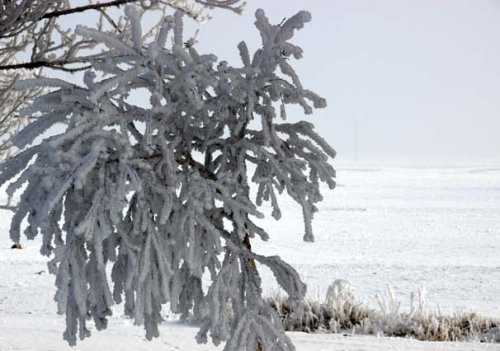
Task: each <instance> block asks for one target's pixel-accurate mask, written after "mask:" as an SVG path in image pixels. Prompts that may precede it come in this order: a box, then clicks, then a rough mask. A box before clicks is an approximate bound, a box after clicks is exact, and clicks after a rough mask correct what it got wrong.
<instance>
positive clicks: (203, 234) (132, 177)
mask: <svg viewBox="0 0 500 351" xmlns="http://www.w3.org/2000/svg"><path fill="white" fill-rule="evenodd" d="M126 12H127V16H128V21H129V25H130V33H131V35H130V36H129V37H127V38H128V39H127V40H125V41H124V40H122V38H121V37H117V36H116V35H115V34H113V33H104V32H100V31H96V30H93V29H89V28H85V27H78V28H77V33H78V35H80V36H81V37H82V38H86V39H91V40H95V41H97V42H99V43H102V44H103V45H105V46H106V47H107V50H106V56H107V59H106V60H100V59H98V60H92V61H91V67H90V68H89V69H87V70H86V72H85V75H84V79H83V84H82V85H75V84H71V83H69V82H65V81H62V80H58V79H46V78H45V79H42V78H39V79H35V80H28V81H24V82H21V83H18V84H17V88H18V89H24V88H28V87H30V88H31V87H35V86H36V87H38V86H43V87H49V88H50V89H51V92H50V93H48V94H46V95H44V96H41V97H39V98H37V99H36V100H35V102H34V103H33V104H32V105H31V106H29V107H28V108H27V109H25V110H24V113H25V115H27V116H31V115H37V116H39V117H38V118H37V119H36V120H35V121H34V122H33V123H31V124H30V125H29V126H28V127H26V128H25V129H24V130H22V131H21V132H20V133H19V134H18V135H17V136H16V137H15V138H14V143H15V145H16V146H17V147H19V148H24V151H23V152H22V153H20V154H18V155H17V156H16V157H14V158H12V159H10V160H9V161H8V162H7V163H5V164H3V165H2V166H0V184H3V183H5V182H8V181H11V184H10V185H9V187H8V190H7V192H8V194H9V195H13V194H14V193H15V192H16V191H17V190H19V191H20V192H22V195H21V200H20V203H19V206H18V209H17V212H16V213H15V215H14V217H13V220H12V225H11V230H10V235H11V238H12V239H13V240H14V241H15V242H18V241H19V238H20V232H21V227H22V225H21V224H22V222H23V221H24V220H26V222H27V226H26V228H25V229H24V234H25V235H26V237H27V238H29V239H32V238H34V237H35V236H37V235H41V236H42V238H43V244H42V247H41V253H42V254H44V255H47V256H50V255H53V258H52V260H51V261H50V263H49V268H50V271H51V272H52V273H53V274H55V275H56V277H57V278H56V286H57V293H56V296H55V300H56V301H57V305H58V312H59V313H60V314H65V316H66V325H67V329H66V331H65V332H64V338H65V339H66V340H67V341H68V342H69V343H70V344H71V345H74V344H75V343H76V338H77V335H78V336H79V337H80V338H81V339H83V338H85V337H87V336H89V335H90V332H89V330H88V328H87V321H88V319H90V318H92V319H93V320H94V323H95V326H96V328H97V330H101V329H104V328H106V325H107V318H108V317H109V316H110V315H111V306H112V305H113V304H115V303H117V304H119V303H122V302H124V308H125V313H126V315H128V316H130V317H131V318H133V319H134V321H135V323H136V324H139V325H140V324H143V325H144V326H145V329H146V337H147V338H148V339H151V338H153V337H157V336H158V335H159V331H158V324H159V323H160V322H161V320H162V314H161V313H162V312H161V311H162V306H163V305H164V304H166V303H168V304H169V307H170V309H171V311H173V312H175V313H179V314H180V315H181V318H182V319H186V318H188V317H189V316H192V318H195V319H197V320H198V321H199V322H200V324H201V328H200V331H199V333H198V336H197V340H198V341H199V342H207V339H208V335H210V337H211V339H212V341H213V342H214V343H215V344H219V343H220V342H226V345H225V350H227V351H242V350H248V351H256V350H265V351H268V350H293V349H294V347H293V345H292V343H291V341H290V340H289V338H288V337H287V336H286V335H285V333H284V331H283V328H282V326H281V322H280V319H279V317H278V316H277V314H276V313H275V311H274V310H273V309H272V308H271V307H270V306H269V305H268V304H267V303H266V302H264V300H263V298H262V294H261V293H262V290H261V280H260V277H259V274H258V270H257V264H262V265H265V266H267V267H269V268H270V269H271V271H272V272H273V273H274V275H275V277H276V279H277V282H278V283H279V285H280V286H281V287H282V288H283V289H284V290H285V291H286V293H287V295H288V299H289V303H290V304H291V305H295V304H296V303H297V302H299V301H300V300H301V299H303V298H304V295H305V293H306V286H305V284H304V283H303V282H302V281H301V280H300V277H299V276H298V274H297V272H296V271H295V270H294V269H293V268H292V267H291V266H290V265H288V264H287V263H285V262H283V261H282V260H281V259H280V258H279V257H277V256H272V257H265V256H262V255H259V254H257V253H255V252H253V251H252V250H251V246H250V240H251V239H252V238H254V237H260V238H261V239H262V240H267V239H268V238H269V235H268V233H267V232H266V231H265V229H264V228H261V227H259V226H258V225H257V224H256V223H255V218H261V217H263V214H262V213H261V212H260V211H259V210H258V207H259V206H260V205H262V203H263V202H264V201H269V202H270V203H271V205H272V208H273V210H272V216H273V217H274V218H276V219H279V218H280V215H281V214H280V208H279V204H278V194H280V193H286V194H287V195H288V196H290V197H291V198H293V199H294V200H295V201H296V202H297V203H298V204H299V205H300V206H301V207H302V211H303V214H304V222H305V229H304V232H305V235H304V239H305V240H306V241H312V240H313V233H312V229H311V220H312V217H313V214H314V213H315V212H316V210H317V209H316V207H315V203H317V202H319V201H321V199H322V197H321V194H320V191H319V187H320V182H324V183H326V184H328V186H329V187H330V188H333V187H334V185H335V182H334V178H335V173H334V170H333V168H332V167H331V165H330V164H329V163H328V161H329V159H330V157H334V155H335V151H334V150H333V149H332V148H331V147H330V146H328V145H327V143H326V142H325V141H324V140H323V139H322V138H321V137H320V136H318V135H317V134H316V133H315V132H314V130H313V125H312V124H310V123H308V122H304V121H301V122H297V123H287V122H286V121H285V119H286V106H287V105H288V104H298V105H300V106H301V107H302V108H303V110H304V112H305V113H306V114H311V113H312V111H313V108H322V107H325V106H326V102H325V100H324V99H322V98H321V97H319V96H318V95H316V94H315V93H313V92H311V91H309V90H307V89H305V88H304V87H303V86H302V84H301V82H300V80H299V78H298V76H297V75H296V73H295V72H294V70H293V69H292V67H291V65H290V62H291V60H292V59H293V58H294V59H299V58H301V56H302V50H301V49H300V48H299V47H298V46H296V45H294V44H292V43H291V42H290V39H291V38H292V37H293V35H294V32H295V30H298V29H300V28H302V27H303V25H304V24H305V23H306V22H308V21H309V20H310V14H309V13H308V12H305V11H303V12H299V13H298V14H296V15H295V16H293V17H291V18H289V19H288V20H286V21H284V22H283V23H281V24H279V25H272V24H271V23H270V22H269V21H268V19H267V18H266V16H265V14H264V12H263V11H262V10H258V11H257V13H256V22H255V23H256V26H257V28H258V30H259V31H260V34H261V37H262V47H261V48H260V49H258V50H257V51H256V52H255V53H254V54H253V55H250V53H249V50H248V48H247V46H246V44H245V43H244V42H241V43H240V44H239V45H238V49H239V52H240V55H241V59H242V65H241V66H239V67H232V66H230V65H229V64H228V63H227V62H225V61H217V58H216V57H215V56H214V55H205V54H200V53H198V52H197V51H196V49H195V47H194V42H193V41H192V40H187V41H186V40H185V39H184V38H183V23H182V13H181V12H176V13H175V15H174V16H167V17H165V18H163V19H162V21H161V24H160V25H159V30H158V31H157V32H156V34H155V36H154V38H153V39H152V40H149V39H145V37H146V36H145V35H144V34H143V32H142V30H141V11H140V10H138V9H137V8H135V7H128V8H127V11H126ZM137 90H139V91H143V92H144V91H147V96H148V99H149V101H148V103H143V104H140V106H138V105H136V104H134V103H133V101H131V99H130V94H132V93H133V92H134V91H137ZM63 121H65V123H66V126H67V128H66V130H65V131H64V132H63V133H61V134H58V135H54V136H51V137H47V138H45V139H44V140H43V141H42V142H41V143H39V144H36V145H33V140H34V139H35V138H36V137H37V136H39V135H41V134H43V133H44V131H46V130H47V129H49V128H51V127H52V126H53V125H55V124H56V123H59V122H63ZM252 184H253V185H252ZM251 186H255V188H256V189H257V191H256V196H253V197H251V192H250V188H251ZM61 223H62V226H61V225H60V224H61ZM109 266H111V273H110V276H109V275H108V273H109V272H108V271H107V270H106V268H107V267H109ZM203 281H209V284H208V289H207V288H204V285H203V284H202V282H203Z"/></svg>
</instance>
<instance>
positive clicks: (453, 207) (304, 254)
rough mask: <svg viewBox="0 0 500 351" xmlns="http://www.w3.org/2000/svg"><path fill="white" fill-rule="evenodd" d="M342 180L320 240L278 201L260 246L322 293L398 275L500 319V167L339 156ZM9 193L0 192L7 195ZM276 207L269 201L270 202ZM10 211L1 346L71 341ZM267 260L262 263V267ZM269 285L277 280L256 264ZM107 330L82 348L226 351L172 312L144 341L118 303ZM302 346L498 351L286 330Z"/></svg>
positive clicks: (1, 284)
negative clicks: (18, 242) (374, 162)
mask: <svg viewBox="0 0 500 351" xmlns="http://www.w3.org/2000/svg"><path fill="white" fill-rule="evenodd" d="M338 168H339V169H338V183H339V186H338V188H337V189H336V190H335V191H332V192H329V191H327V190H326V189H325V191H324V193H323V194H324V195H325V200H324V201H323V202H322V203H321V204H320V206H319V207H320V212H319V213H317V214H316V218H315V220H314V222H313V225H314V230H315V237H316V242H315V243H304V242H303V241H302V235H303V232H302V231H303V226H302V219H301V210H300V208H297V207H296V205H294V203H293V202H291V201H290V200H285V199H283V201H282V205H281V207H282V213H283V218H282V220H280V221H274V220H272V219H270V216H268V217H266V219H265V220H263V221H264V225H265V226H266V228H268V229H269V233H270V235H271V239H270V241H269V242H268V243H263V244H261V243H259V242H258V241H257V240H254V241H253V243H252V245H253V249H254V250H255V251H256V252H258V253H260V254H265V255H271V254H279V255H281V256H282V258H283V259H284V260H285V261H287V262H289V263H291V264H292V265H293V266H294V267H295V268H296V269H298V271H299V273H300V274H301V276H302V278H303V279H304V280H305V282H306V283H308V285H309V291H310V296H315V295H316V294H320V295H321V297H323V296H324V293H326V290H327V287H328V285H329V284H331V283H332V282H333V281H334V280H335V279H345V280H348V281H349V282H350V283H351V285H352V286H353V289H354V292H355V294H356V296H357V297H358V298H359V299H361V300H363V301H364V302H366V303H369V304H372V305H373V306H375V298H374V296H375V294H377V293H378V294H380V293H383V292H384V291H385V289H386V285H387V284H391V285H392V286H393V288H394V290H395V291H396V293H397V296H398V298H400V299H401V300H403V302H407V303H406V306H404V307H406V309H408V308H409V300H410V293H411V292H412V291H413V292H416V291H417V290H418V288H419V287H420V286H425V288H426V290H427V297H428V303H427V305H428V306H429V307H430V308H431V309H432V308H433V306H434V308H436V307H437V304H438V303H439V305H440V307H441V309H442V310H443V311H445V312H449V313H452V312H457V311H461V310H464V309H465V310H468V311H476V312H481V313H483V314H489V315H492V316H496V317H500V304H499V303H498V296H500V284H499V282H500V256H499V255H498V252H499V251H500V211H499V209H500V196H499V195H500V168H498V167H496V168H495V167H487V166H483V167H479V166H474V167H471V166H469V167H466V166H460V167H439V168H438V167H426V168H423V167H409V166H408V167H395V166H391V167H388V166H371V165H342V166H340V167H338ZM1 198H4V196H1ZM265 212H266V214H270V212H271V209H265ZM10 218H11V213H10V212H7V211H2V212H1V217H0V231H1V233H2V236H1V237H0V350H1V351H11V350H12V351H13V350H26V351H42V350H44V351H45V350H51V351H56V350H68V349H69V347H68V346H67V344H66V343H65V342H64V341H63V340H62V332H63V330H64V318H63V317H61V316H58V315H56V304H55V302H54V301H53V295H54V292H55V287H54V277H53V276H51V275H49V274H47V268H46V261H47V260H46V259H45V258H43V257H42V256H41V255H40V254H39V252H38V250H39V245H40V243H39V242H38V241H35V242H33V241H23V242H22V244H23V246H25V249H23V250H11V249H10V245H11V242H10V240H9V238H8V226H9V221H10ZM259 269H261V268H259ZM261 272H262V275H263V279H264V284H265V289H266V293H267V294H270V293H271V292H272V291H273V289H275V288H276V285H275V283H274V281H273V280H272V279H271V273H270V272H268V271H266V270H264V269H263V268H262V269H261ZM113 312H114V316H113V317H112V318H111V320H110V324H109V326H108V329H107V330H106V331H104V332H97V331H95V330H93V335H92V337H91V338H89V339H87V340H86V341H84V342H80V343H79V344H78V346H77V348H76V350H82V351H83V350H96V349H120V350H158V349H161V350H166V351H169V350H192V351H202V350H203V351H209V350H210V351H212V350H221V349H222V348H221V347H219V348H216V347H214V346H212V345H210V344H208V345H197V344H196V342H195V341H194V336H195V334H196V332H197V328H196V327H192V326H186V325H181V324H179V323H177V322H175V321H174V319H173V316H170V317H169V320H168V321H167V322H165V323H163V324H162V325H161V326H160V338H159V339H156V340H154V341H152V342H147V341H145V338H144V330H143V328H142V327H136V326H133V325H132V322H131V321H130V320H128V319H126V318H125V317H124V316H123V313H122V306H115V308H114V311H113ZM288 334H289V335H290V336H291V338H292V340H293V342H294V343H295V345H296V347H297V350H298V351H301V350H304V351H312V350H314V351H320V350H332V351H337V350H346V351H354V350H357V351H359V350H366V351H368V350H369V351H378V350H401V351H413V350H415V351H416V350H422V351H427V350H444V351H451V350H500V346H499V345H492V344H480V343H430V342H419V341H415V340H408V339H398V338H377V337H371V336H352V335H343V334H336V335H331V334H304V333H288Z"/></svg>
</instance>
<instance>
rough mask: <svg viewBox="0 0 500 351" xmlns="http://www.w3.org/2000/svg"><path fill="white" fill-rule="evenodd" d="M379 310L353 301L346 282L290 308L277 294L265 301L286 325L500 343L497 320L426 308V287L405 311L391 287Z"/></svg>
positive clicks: (295, 328) (311, 329)
mask: <svg viewBox="0 0 500 351" xmlns="http://www.w3.org/2000/svg"><path fill="white" fill-rule="evenodd" d="M377 302H378V306H379V308H378V309H374V308H370V307H368V306H366V305H364V304H361V303H358V302H357V301H356V299H355V297H354V295H353V293H352V291H351V289H350V287H349V284H348V283H347V282H345V281H340V280H339V281H335V282H334V284H332V285H331V286H330V288H329V289H328V292H327V294H326V298H325V300H324V301H323V302H320V301H313V300H307V301H305V302H304V303H303V305H302V306H300V308H299V309H298V310H300V313H298V312H297V311H298V310H297V309H296V310H295V311H294V310H293V309H292V308H291V307H290V306H289V305H288V304H287V302H286V299H285V298H284V297H283V295H282V294H279V293H278V294H276V295H275V296H274V297H273V298H272V299H270V301H269V303H270V304H271V306H272V307H273V308H274V309H275V310H276V311H277V312H278V314H279V315H280V316H281V320H282V321H283V326H284V328H285V330H288V331H303V332H308V333H309V332H314V331H323V332H331V333H341V332H349V333H353V334H365V335H384V336H397V337H411V338H415V339H418V340H425V341H481V342H492V343H500V321H499V320H494V319H491V318H488V317H484V316H480V315H478V314H476V313H461V314H454V315H450V316H446V315H443V314H441V313H430V312H429V311H428V309H427V307H426V300H425V290H423V289H421V290H420V292H419V294H418V301H417V303H415V295H412V298H411V307H410V311H409V312H402V311H401V308H400V307H401V302H400V301H398V300H397V299H396V297H395V296H394V294H393V292H392V289H391V288H390V287H389V288H388V291H387V293H386V294H385V295H383V296H378V297H377Z"/></svg>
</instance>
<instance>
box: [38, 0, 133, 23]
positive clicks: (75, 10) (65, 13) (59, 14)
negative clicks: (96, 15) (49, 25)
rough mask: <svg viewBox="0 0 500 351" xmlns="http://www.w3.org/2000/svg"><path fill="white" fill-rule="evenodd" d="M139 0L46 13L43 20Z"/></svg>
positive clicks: (124, 0) (118, 0)
mask: <svg viewBox="0 0 500 351" xmlns="http://www.w3.org/2000/svg"><path fill="white" fill-rule="evenodd" d="M136 1H137V0H114V1H110V2H103V3H97V4H91V5H86V6H80V7H75V8H72V9H66V10H60V11H53V12H49V13H46V14H45V15H43V16H42V17H41V19H47V18H54V17H60V16H66V15H70V14H72V13H77V12H85V11H88V10H100V9H103V8H106V7H110V6H117V7H119V6H122V5H125V4H127V3H130V2H136Z"/></svg>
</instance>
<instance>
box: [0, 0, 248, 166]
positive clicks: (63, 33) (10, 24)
mask: <svg viewBox="0 0 500 351" xmlns="http://www.w3.org/2000/svg"><path fill="white" fill-rule="evenodd" d="M132 3H133V4H137V5H138V6H140V7H141V8H142V9H143V10H148V11H150V12H159V11H160V12H163V13H165V11H168V10H170V9H172V8H175V9H181V10H183V11H184V12H185V13H187V14H188V15H189V16H190V17H191V18H194V19H196V20H197V21H200V22H202V21H205V20H208V19H209V18H210V13H209V11H208V10H209V9H210V8H214V7H218V8H224V9H227V10H230V11H233V12H237V13H239V12H241V10H242V8H243V6H244V2H243V1H242V0H108V1H99V2H95V1H92V0H85V1H82V0H80V1H69V0H51V1H41V0H0V160H3V159H4V155H6V154H10V153H12V152H15V149H11V148H10V142H9V140H10V137H11V135H12V131H14V130H16V129H17V128H18V127H19V126H20V125H22V122H23V120H22V119H20V118H18V115H19V109H20V108H21V107H22V106H24V105H26V104H28V103H30V101H31V99H32V98H33V97H34V96H36V94H37V93H38V92H39V89H38V90H36V89H31V90H29V91H22V92H21V91H17V92H14V91H13V90H12V89H10V87H11V86H13V85H14V84H15V82H16V81H17V80H19V79H24V78H26V77H28V76H34V75H48V76H50V75H51V73H52V72H51V71H53V70H62V71H66V72H72V73H73V72H77V71H81V70H86V69H87V68H88V67H89V62H90V61H89V60H91V59H92V60H96V59H102V60H104V59H106V54H107V53H106V52H104V53H101V52H100V51H99V50H98V49H99V48H98V46H99V45H98V44H99V43H98V42H96V41H95V40H93V39H90V38H82V37H80V36H78V35H77V34H76V33H75V32H74V26H71V25H68V23H71V22H72V21H73V22H74V21H78V20H79V19H78V17H79V16H81V15H82V13H85V16H86V17H87V18H88V19H89V21H90V22H94V23H95V24H94V29H96V30H99V31H103V30H107V31H112V32H113V33H114V35H115V36H116V37H119V38H120V39H121V40H127V36H129V35H130V33H129V28H128V27H127V22H126V21H124V20H123V18H122V11H119V9H121V8H123V5H126V4H132ZM63 19H66V24H64V23H63ZM41 68H43V69H44V72H41V70H40V69H41Z"/></svg>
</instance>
